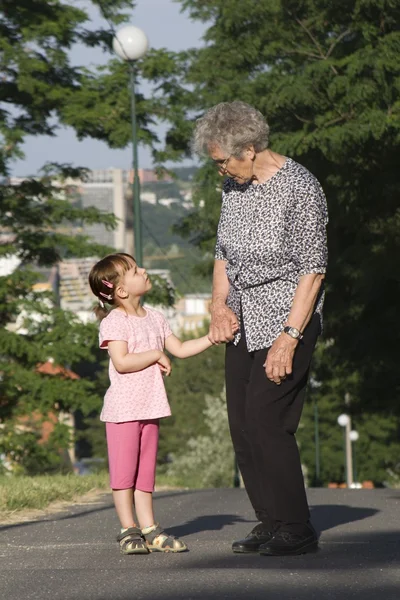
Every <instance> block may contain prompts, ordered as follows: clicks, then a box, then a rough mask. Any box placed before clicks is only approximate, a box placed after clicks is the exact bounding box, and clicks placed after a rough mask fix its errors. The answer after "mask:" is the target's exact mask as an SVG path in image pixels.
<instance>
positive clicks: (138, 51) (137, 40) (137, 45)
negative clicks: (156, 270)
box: [113, 25, 149, 267]
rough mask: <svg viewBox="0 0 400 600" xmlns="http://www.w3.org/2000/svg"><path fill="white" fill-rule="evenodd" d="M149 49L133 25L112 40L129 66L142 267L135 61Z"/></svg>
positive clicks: (136, 218) (137, 236)
mask: <svg viewBox="0 0 400 600" xmlns="http://www.w3.org/2000/svg"><path fill="white" fill-rule="evenodd" d="M148 47H149V42H148V39H147V37H146V34H145V33H144V32H143V31H142V30H141V29H139V28H138V27H134V26H133V25H126V26H125V27H122V28H121V29H119V30H118V31H117V32H116V34H115V36H114V38H113V49H114V52H115V53H116V54H118V56H119V57H120V58H122V59H123V60H125V61H126V62H127V63H128V64H129V70H130V90H131V125H132V149H133V164H132V166H133V184H132V192H133V232H134V240H135V259H136V262H137V264H138V265H139V266H141V267H142V266H143V251H142V217H141V206H140V181H139V168H138V148H137V145H138V144H137V123H136V104H135V74H136V70H135V61H136V60H138V59H139V58H142V57H143V56H144V55H145V54H146V52H147V50H148Z"/></svg>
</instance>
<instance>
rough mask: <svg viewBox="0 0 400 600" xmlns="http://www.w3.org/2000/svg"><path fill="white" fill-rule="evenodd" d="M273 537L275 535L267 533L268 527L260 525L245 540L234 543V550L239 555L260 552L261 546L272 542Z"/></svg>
mask: <svg viewBox="0 0 400 600" xmlns="http://www.w3.org/2000/svg"><path fill="white" fill-rule="evenodd" d="M273 537H274V534H273V533H272V532H271V531H267V529H266V525H264V524H263V523H259V525H256V526H255V527H254V529H252V530H251V531H250V533H249V534H248V535H247V536H246V537H245V538H244V539H243V540H237V541H236V542H233V544H232V550H233V551H234V552H237V553H239V554H246V553H252V552H258V551H259V548H260V546H261V545H262V544H266V543H268V542H270V541H271V540H272V538H273Z"/></svg>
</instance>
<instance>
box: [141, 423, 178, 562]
mask: <svg viewBox="0 0 400 600" xmlns="http://www.w3.org/2000/svg"><path fill="white" fill-rule="evenodd" d="M157 449H158V420H154V421H150V420H149V421H143V422H142V436H141V441H140V456H139V465H138V474H137V478H136V482H135V491H134V498H135V509H136V515H137V518H138V521H139V523H140V527H141V529H142V534H143V536H144V538H145V540H146V542H147V547H148V549H149V550H150V552H183V551H185V550H187V547H186V544H185V543H184V542H182V541H181V540H179V539H177V538H175V537H174V536H172V535H169V534H168V533H166V532H165V531H164V530H163V529H162V528H161V527H160V526H159V525H158V523H155V522H154V514H153V491H154V483H155V472H156V462H157Z"/></svg>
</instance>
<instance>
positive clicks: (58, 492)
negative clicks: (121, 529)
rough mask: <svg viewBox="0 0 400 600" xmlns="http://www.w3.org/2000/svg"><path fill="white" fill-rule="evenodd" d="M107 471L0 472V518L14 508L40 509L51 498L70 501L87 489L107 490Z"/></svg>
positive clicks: (88, 490) (49, 502)
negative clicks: (13, 473)
mask: <svg viewBox="0 0 400 600" xmlns="http://www.w3.org/2000/svg"><path fill="white" fill-rule="evenodd" d="M108 489H109V483H108V473H106V472H105V471H103V472H100V473H95V474H93V475H85V476H84V477H80V476H78V475H74V474H71V475H38V476H36V477H26V476H22V475H21V476H19V475H14V476H13V475H11V476H7V475H3V476H0V518H4V517H5V516H7V514H9V513H11V512H15V511H20V510H26V509H44V508H46V507H47V506H48V505H49V504H51V503H52V502H58V501H62V502H65V501H69V500H70V501H73V500H76V499H77V498H79V497H80V496H83V495H85V494H87V493H89V492H93V491H97V490H99V491H101V490H104V491H106V490H108Z"/></svg>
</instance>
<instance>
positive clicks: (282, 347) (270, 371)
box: [263, 333, 298, 385]
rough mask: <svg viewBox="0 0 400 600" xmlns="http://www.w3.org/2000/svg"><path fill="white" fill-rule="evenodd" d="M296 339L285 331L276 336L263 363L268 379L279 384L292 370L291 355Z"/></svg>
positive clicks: (296, 342)
mask: <svg viewBox="0 0 400 600" xmlns="http://www.w3.org/2000/svg"><path fill="white" fill-rule="evenodd" d="M297 344H298V341H297V340H295V339H293V338H291V337H290V336H289V335H287V334H286V333H281V334H280V336H279V337H277V338H276V340H275V341H274V343H273V344H272V346H271V348H270V349H269V351H268V354H267V360H266V362H265V363H264V365H263V366H264V367H265V373H266V375H267V377H268V379H269V380H270V381H273V382H274V383H276V384H277V385H280V384H281V383H282V381H283V380H284V379H285V378H286V376H287V375H290V374H291V372H292V365H293V356H294V353H295V350H296V347H297Z"/></svg>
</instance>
